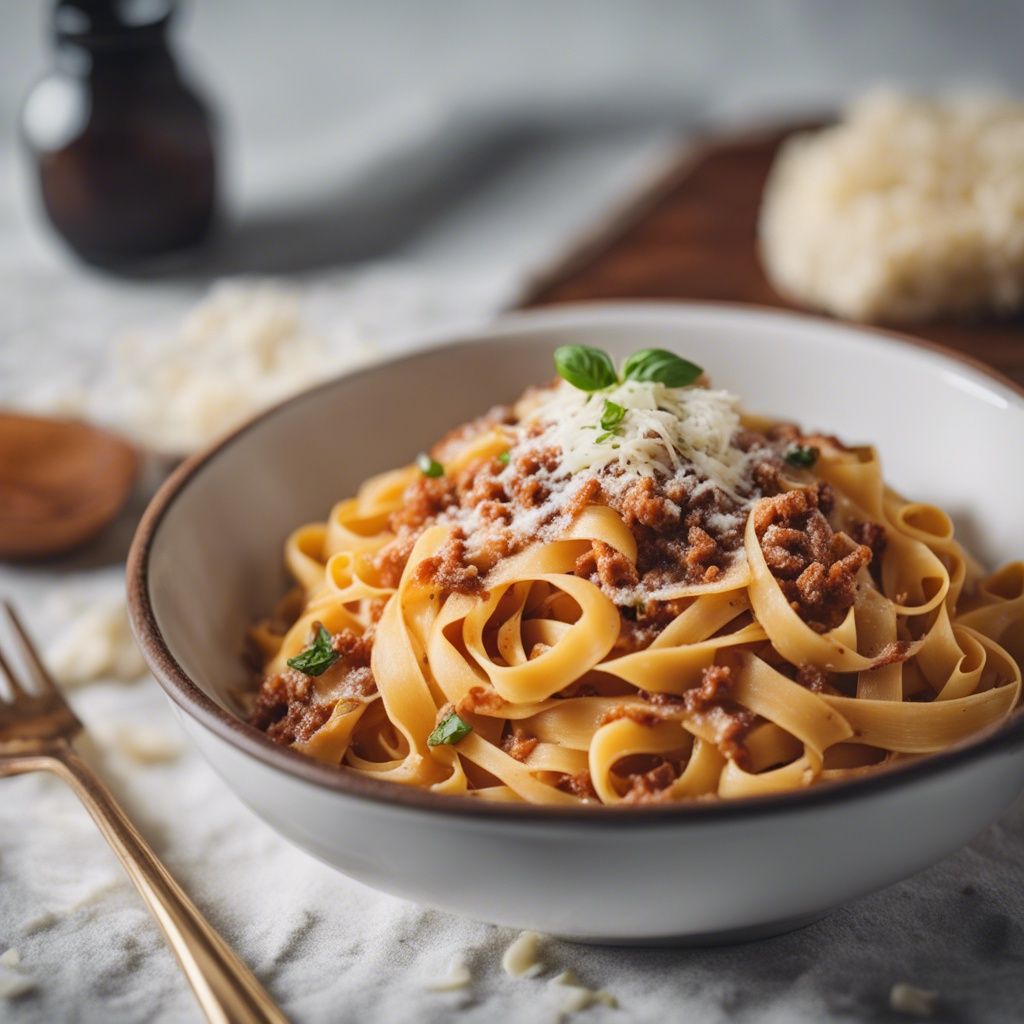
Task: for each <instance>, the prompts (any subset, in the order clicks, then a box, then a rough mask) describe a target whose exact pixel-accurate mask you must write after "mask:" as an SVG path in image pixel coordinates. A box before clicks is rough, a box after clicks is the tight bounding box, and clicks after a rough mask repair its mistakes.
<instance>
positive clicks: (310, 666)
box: [288, 623, 341, 676]
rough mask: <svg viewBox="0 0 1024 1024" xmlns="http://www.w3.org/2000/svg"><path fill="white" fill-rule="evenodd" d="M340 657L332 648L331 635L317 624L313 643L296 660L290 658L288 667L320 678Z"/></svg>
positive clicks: (297, 655) (296, 656)
mask: <svg viewBox="0 0 1024 1024" xmlns="http://www.w3.org/2000/svg"><path fill="white" fill-rule="evenodd" d="M340 657H341V655H340V654H338V652H337V651H336V650H335V649H334V648H333V647H332V646H331V634H330V633H328V632H327V630H326V629H324V627H323V626H322V625H320V624H319V623H317V630H316V633H315V635H314V636H313V642H312V643H311V644H310V645H309V646H308V647H307V648H306V649H305V650H303V651H301V652H300V653H299V654H296V655H295V657H294V658H289V659H288V665H289V666H290V667H291V668H294V669H298V670H299V671H300V672H302V673H303V674H304V675H307V676H318V675H321V674H322V673H324V672H326V671H327V669H329V668H330V667H331V666H332V665H333V664H334V663H335V662H336V661H337V660H338V658H340Z"/></svg>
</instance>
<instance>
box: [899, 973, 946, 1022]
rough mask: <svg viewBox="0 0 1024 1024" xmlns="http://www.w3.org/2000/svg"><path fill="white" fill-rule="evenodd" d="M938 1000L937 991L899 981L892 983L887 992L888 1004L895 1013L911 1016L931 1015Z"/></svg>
mask: <svg viewBox="0 0 1024 1024" xmlns="http://www.w3.org/2000/svg"><path fill="white" fill-rule="evenodd" d="M938 1002H939V993H938V992H932V991H930V990H929V989H926V988H917V987H916V986H915V985H908V984H907V982H905V981H901V982H899V984H896V985H893V987H892V991H891V992H890V993H889V1005H890V1006H891V1007H892V1008H893V1009H894V1010H895V1011H896V1012H897V1013H906V1014H909V1015H910V1016H912V1017H931V1016H932V1015H933V1014H934V1013H935V1008H936V1006H937V1005H938Z"/></svg>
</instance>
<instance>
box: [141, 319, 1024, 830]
mask: <svg viewBox="0 0 1024 1024" xmlns="http://www.w3.org/2000/svg"><path fill="white" fill-rule="evenodd" d="M695 307H696V308H700V309H716V310H722V311H725V312H742V313H758V312H759V313H762V314H767V315H770V316H779V317H786V318H793V317H797V318H800V319H802V320H807V321H812V322H815V323H818V324H820V325H822V326H827V327H836V326H847V327H852V328H854V329H856V330H858V331H862V332H865V333H869V334H875V335H878V336H880V337H885V338H889V339H892V340H893V341H895V342H896V343H897V344H899V345H903V346H907V347H911V348H916V349H926V350H928V351H931V352H934V353H937V354H939V355H941V356H944V357H945V358H947V359H949V360H952V361H953V362H956V363H960V364H962V365H966V366H968V367H970V368H971V369H973V370H976V371H978V372H980V373H981V374H983V375H984V376H986V377H988V378H989V379H990V380H993V381H995V382H996V383H998V384H1001V385H1002V386H1004V387H1007V388H1009V389H1010V390H1011V391H1013V392H1014V393H1016V394H1017V395H1018V396H1019V397H1020V398H1022V399H1024V387H1021V386H1020V385H1019V384H1017V383H1016V381H1013V380H1011V379H1010V378H1009V377H1007V376H1005V375H1004V374H1002V373H1000V372H999V371H998V370H995V369H993V368H992V367H990V366H988V365H987V364H985V363H983V362H981V361H980V360H978V359H975V358H973V357H972V356H968V355H966V354H965V353H962V352H959V351H957V350H955V349H952V348H949V347H947V346H945V345H941V344H938V343H937V342H933V341H928V340H926V339H923V338H917V337H914V336H913V335H909V334H905V333H902V332H899V331H894V330H890V329H888V328H882V327H877V326H873V325H866V324H858V323H848V322H846V321H837V320H833V319H830V318H827V317H822V316H814V315H811V314H807V313H802V312H798V311H791V310H784V309H777V308H773V307H770V306H764V305H758V304H754V303H749V304H748V303H733V302H713V301H712V302H709V301H694V302H686V301H679V302H676V301H665V300H653V301H651V300H635V299H634V300H630V299H626V300H613V301H605V300H601V301H591V302H572V303H565V304H552V305H550V306H544V307H540V308H537V309H531V310H524V311H516V312H512V313H508V314H505V315H502V316H501V317H499V318H497V319H496V320H493V321H491V322H489V323H482V324H478V325H477V326H475V327H469V328H460V329H458V330H456V331H455V332H445V333H444V335H439V336H437V337H431V338H430V339H429V343H428V344H426V345H424V346H423V347H417V348H415V349H412V350H410V351H404V352H401V353H399V354H397V355H395V356H392V357H389V358H387V359H384V360H381V361H377V362H374V363H372V364H370V365H368V366H365V367H362V368H360V369H357V370H354V371H352V372H350V373H347V374H345V375H344V376H345V377H346V378H350V377H359V376H362V375H364V374H366V373H370V372H375V371H377V370H379V369H380V367H381V366H382V365H394V364H396V363H400V362H404V361H406V360H409V359H414V358H421V357H422V356H423V355H424V354H427V353H431V352H435V351H440V350H443V349H447V348H453V347H458V346H460V345H473V344H479V336H480V334H481V333H482V332H486V331H490V330H494V329H496V328H502V327H514V326H516V325H517V324H519V323H522V322H524V321H527V322H528V321H530V320H552V319H554V320H557V319H560V318H562V317H571V316H573V315H579V314H581V313H587V312H594V311H598V310H600V311H605V312H616V311H617V312H621V313H623V314H626V313H632V312H640V311H651V312H656V311H671V310H674V309H680V308H683V309H686V308H695ZM442 338H445V339H447V340H441V339H442ZM339 379H340V378H338V377H333V378H331V379H330V380H327V381H324V382H323V383H321V384H318V385H316V386H315V387H313V388H309V389H307V390H306V391H302V392H300V393H298V394H296V395H293V396H291V397H290V398H286V399H285V400H283V401H281V402H278V403H276V404H275V405H273V406H271V407H269V408H267V409H265V410H263V411H261V412H260V413H258V414H256V415H255V416H253V417H251V418H250V419H248V420H246V421H245V422H244V423H242V424H240V425H239V426H238V427H236V428H235V429H234V430H232V431H230V432H228V433H226V434H225V435H223V436H222V437H220V438H219V439H217V440H216V441H214V442H213V443H212V444H210V445H209V446H207V447H206V448H204V449H203V450H201V451H200V452H197V453H196V454H195V455H193V456H191V457H190V458H188V459H186V460H185V461H184V462H182V463H181V464H180V465H179V466H178V467H177V468H176V469H175V470H174V471H173V472H172V473H171V475H170V476H169V477H168V478H167V480H166V481H164V483H163V485H162V486H161V487H160V488H159V490H158V491H157V493H156V494H155V496H154V497H153V499H152V501H151V502H150V504H149V506H148V507H147V508H146V510H145V512H144V514H143V516H142V518H141V520H140V522H139V526H138V528H137V530H136V533H135V536H134V539H133V540H132V545H131V549H130V551H129V554H128V561H127V569H126V584H127V595H128V610H129V616H130V619H131V624H132V630H133V632H134V634H135V637H136V640H137V641H138V643H139V646H140V648H141V650H142V653H143V656H144V657H145V659H146V661H147V663H148V664H149V667H150V669H151V670H152V672H153V675H154V676H155V678H156V680H157V682H158V683H159V684H160V686H161V687H162V688H163V690H164V692H165V693H166V694H167V696H168V697H169V698H170V700H171V701H172V702H173V703H174V704H175V705H176V706H177V707H178V708H180V709H181V710H182V711H184V712H185V713H187V714H188V715H189V716H190V717H191V718H194V719H195V720H196V721H197V722H199V723H200V724H201V725H203V726H204V727H205V728H207V729H208V730H209V731H210V732H212V733H213V734H214V735H216V736H218V737H219V738H220V739H223V740H226V741H227V742H228V743H229V744H231V745H232V746H233V747H235V748H236V749H237V750H240V751H241V752H243V753H245V754H248V755H250V756H252V757H255V758H256V759H257V760H259V761H261V762H263V763H264V764H265V765H268V766H269V767H271V768H276V769H278V770H280V771H282V772H285V773H286V774H289V775H292V776H296V777H298V778H299V779H301V780H303V781H304V782H307V783H309V784H312V785H315V786H319V787H323V788H325V789H328V790H331V791H334V792H336V793H340V794H342V795H344V796H348V797H354V798H357V799H360V800H366V801H370V802H372V803H374V804H378V805H384V806H390V807H395V808H400V809H402V810H405V811H410V810H411V811H420V812H429V813H430V814H431V815H437V814H442V815H448V816H455V817H465V816H467V815H468V816H471V817H477V818H487V819H490V820H505V821H509V822H523V821H539V822H545V823H547V824H549V825H550V824H559V823H560V824H566V825H568V824H572V825H577V824H579V825H589V826H602V825H607V826H621V825H626V826H634V827H635V826H639V825H645V826H646V825H678V824H683V823H684V822H691V821H707V820H716V821H717V820H722V821H735V820H738V819H744V818H749V817H752V816H759V815H762V814H776V815H778V814H780V813H783V812H791V811H798V810H806V809H810V808H814V807H818V806H821V805H822V804H825V803H836V802H846V801H849V800H857V799H863V798H865V797H869V796H872V795H874V794H876V793H879V792H883V791H888V790H890V789H891V788H892V787H894V786H899V785H903V784H912V783H914V782H918V781H921V780H925V779H929V778H932V777H934V776H936V775H938V774H943V773H945V772H948V771H950V770H953V769H955V768H957V767H959V766H960V765H962V764H965V763H968V762H970V761H974V760H976V759H978V758H980V757H982V756H988V755H992V754H996V753H999V752H1002V751H1006V750H1008V749H1010V748H1012V747H1015V746H1017V745H1018V744H1020V743H1022V742H1024V706H1020V707H1018V708H1017V709H1016V710H1015V711H1014V712H1013V713H1012V714H1011V715H1010V716H1009V717H1008V718H1007V719H1005V720H1004V721H1003V722H1001V723H1000V724H999V725H998V726H995V727H993V728H992V729H990V730H987V731H985V732H983V733H980V734H979V735H977V736H974V737H971V738H970V739H968V740H965V741H963V742H961V743H959V744H956V745H955V746H953V747H950V748H948V749H947V750H944V751H940V752H938V753H934V754H929V755H927V756H924V757H922V758H920V759H918V760H914V761H909V762H905V763H902V764H898V765H895V766H893V767H892V768H887V769H883V770H879V771H877V772H873V773H869V774H866V775H863V776H860V777H857V778H852V779H845V780H842V781H836V782H827V783H820V784H818V785H816V786H811V787H808V788H806V789H800V790H792V791H787V792H784V793H776V794H768V795H761V796H749V797H740V798H737V799H733V800H708V801H695V802H693V803H674V804H637V805H628V806H621V805H620V806H615V807H605V806H603V805H595V804H581V805H580V806H579V807H568V808H566V807H549V806H539V805H534V804H526V803H522V804H520V803H489V802H487V801H484V800H478V799H474V798H472V797H467V796H453V795H446V794H438V793H432V792H430V791H429V790H423V789H417V788H414V787H411V786H403V785H399V784H397V783H393V782H386V781H383V780H379V779H373V778H370V777H367V776H365V775H359V774H357V773H355V772H351V771H347V770H345V769H344V768H342V767H333V766H331V765H325V764H321V763H320V762H318V761H315V760H313V759H312V758H309V757H307V756H305V755H303V754H300V753H299V752H297V751H295V750H291V749H290V748H287V747H282V746H280V745H278V744H276V743H274V742H273V741H272V740H270V739H269V738H268V737H267V736H266V735H265V734H264V733H262V732H261V731H259V730H258V729H256V728H255V727H253V726H250V725H248V724H247V723H245V722H244V721H242V720H241V719H240V718H238V717H237V716H235V715H233V714H231V713H230V712H229V711H227V710H225V709H224V708H222V707H221V706H220V705H219V704H217V703H216V702H215V701H214V700H212V699H211V698H210V697H209V696H207V694H206V693H204V692H203V690H202V689H201V688H200V687H199V686H198V685H197V684H196V683H195V682H193V681H192V679H191V678H190V677H189V676H188V674H187V673H186V672H185V670H184V669H183V668H182V667H181V665H180V664H179V663H178V662H177V660H176V659H175V658H174V657H173V655H172V654H171V652H170V650H169V649H168V647H167V645H166V643H165V642H164V640H163V637H162V635H161V632H160V628H159V626H158V625H157V622H156V616H155V614H154V611H153V607H152V603H151V601H150V597H149V582H148V573H149V556H150V553H151V551H152V548H153V544H154V541H155V538H156V535H157V531H158V530H159V527H160V523H161V521H162V520H163V518H164V516H165V515H166V514H167V512H168V510H169V509H170V508H171V506H172V505H173V504H174V502H175V500H176V499H177V497H178V496H179V495H180V494H181V493H182V491H183V490H184V489H185V487H186V486H187V485H188V483H189V482H190V481H191V480H192V479H193V477H195V476H196V475H197V474H198V473H199V472H200V471H201V470H202V469H204V468H205V467H206V466H208V465H209V464H210V463H212V462H213V460H214V459H216V458H217V457H218V456H219V455H220V454H221V453H223V452H224V451H225V450H226V449H227V448H229V447H230V446H231V445H232V444H233V443H234V441H236V440H237V439H238V438H239V437H241V436H242V435H243V434H245V433H246V432H247V431H248V430H250V429H251V428H252V427H253V426H255V425H256V424H258V423H261V422H262V421H263V420H265V419H267V418H269V417H271V416H274V415H276V414H277V413H278V412H279V411H280V410H282V409H284V408H286V407H288V406H290V405H292V404H294V403H297V402H301V401H303V400H305V399H306V398H307V397H308V396H309V395H311V394H314V393H316V392H318V391H321V390H323V389H325V388H330V387H333V386H334V385H335V384H336V383H337V381H338V380H339Z"/></svg>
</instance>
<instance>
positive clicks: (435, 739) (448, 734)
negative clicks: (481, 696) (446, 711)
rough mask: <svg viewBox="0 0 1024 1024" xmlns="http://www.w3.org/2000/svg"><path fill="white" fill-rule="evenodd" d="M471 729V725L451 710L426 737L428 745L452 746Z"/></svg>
mask: <svg viewBox="0 0 1024 1024" xmlns="http://www.w3.org/2000/svg"><path fill="white" fill-rule="evenodd" d="M472 731H473V726H471V725H470V724H469V722H467V721H465V720H464V719H462V718H459V716H458V715H457V714H456V713H455V712H454V711H453V712H452V713H451V714H450V715H449V716H448V717H447V718H445V719H444V720H443V721H441V722H439V723H438V725H437V728H435V729H434V731H433V732H432V733H431V734H430V735H429V736H428V737H427V746H428V747H440V746H444V745H447V746H452V745H454V744H456V743H458V742H459V740H461V739H464V738H465V737H466V736H468V735H469V734H470V733H471V732H472Z"/></svg>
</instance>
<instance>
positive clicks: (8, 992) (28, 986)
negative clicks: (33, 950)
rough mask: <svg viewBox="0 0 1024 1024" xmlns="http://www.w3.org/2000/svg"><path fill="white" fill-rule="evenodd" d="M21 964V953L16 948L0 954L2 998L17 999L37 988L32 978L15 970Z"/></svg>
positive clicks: (0, 993) (0, 995)
mask: <svg viewBox="0 0 1024 1024" xmlns="http://www.w3.org/2000/svg"><path fill="white" fill-rule="evenodd" d="M20 964H21V954H20V953H19V952H18V951H17V950H16V949H8V950H6V951H5V952H4V953H3V954H0V999H17V998H18V996H23V995H24V994H25V993H26V992H31V991H32V989H33V988H35V982H34V981H33V980H32V979H31V978H29V977H28V976H27V975H25V974H22V973H21V972H20V971H17V970H14V968H16V967H18V966H19V965H20Z"/></svg>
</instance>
